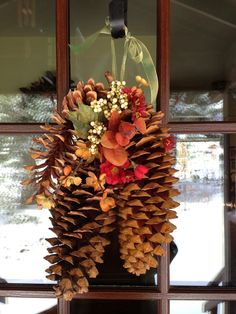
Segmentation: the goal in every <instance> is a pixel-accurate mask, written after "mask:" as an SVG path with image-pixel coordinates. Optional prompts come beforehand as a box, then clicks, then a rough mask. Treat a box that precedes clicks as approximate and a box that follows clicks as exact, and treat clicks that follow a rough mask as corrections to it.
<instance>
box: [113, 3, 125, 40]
mask: <svg viewBox="0 0 236 314" xmlns="http://www.w3.org/2000/svg"><path fill="white" fill-rule="evenodd" d="M127 7H128V0H111V2H110V3H109V17H110V26H111V36H112V37H113V38H123V37H124V36H125V26H127Z"/></svg>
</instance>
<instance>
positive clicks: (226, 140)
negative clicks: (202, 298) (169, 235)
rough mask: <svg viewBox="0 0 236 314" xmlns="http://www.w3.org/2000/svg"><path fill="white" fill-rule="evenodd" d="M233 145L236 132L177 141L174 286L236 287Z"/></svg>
mask: <svg viewBox="0 0 236 314" xmlns="http://www.w3.org/2000/svg"><path fill="white" fill-rule="evenodd" d="M235 143H236V136H235V134H232V135H220V134H205V135H203V134H202V135H201V134H200V135H197V134H195V135H191V134H190V135H179V136H178V137H177V145H176V157H177V164H176V168H177V169H178V170H179V172H178V176H179V178H180V181H179V189H180V191H181V195H180V196H179V197H178V198H179V199H178V200H179V202H180V203H181V205H180V206H179V207H178V208H177V213H178V219H176V221H175V224H176V225H177V230H176V231H175V232H174V238H175V243H176V245H177V247H178V253H177V255H176V256H175V258H174V259H173V261H172V263H171V267H170V279H171V284H172V285H219V286H221V285H230V286H235V284H236V267H235V263H234V261H235V253H234V252H235V249H234V248H235V238H236V237H235V234H236V227H235V226H236V225H235V221H236V219H235V217H236V209H235V171H236V170H235V169H236V168H235V165H236V163H235V157H236V147H235Z"/></svg>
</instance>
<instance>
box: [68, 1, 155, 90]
mask: <svg viewBox="0 0 236 314" xmlns="http://www.w3.org/2000/svg"><path fill="white" fill-rule="evenodd" d="M94 6H96V9H92V8H94ZM108 6H109V2H108V1H106V0H99V1H98V2H97V3H96V5H95V2H94V1H93V0H70V17H71V19H70V38H71V43H72V44H81V43H82V42H83V41H84V39H85V38H87V37H88V36H89V35H91V34H93V33H95V32H96V31H97V30H100V29H101V28H102V27H103V25H104V23H105V18H106V17H107V16H108V12H109V11H108ZM156 12H157V10H156V1H155V0H149V1H145V2H144V1H141V0H135V1H130V2H129V3H128V27H129V31H130V32H131V34H132V35H134V36H135V37H137V38H138V39H140V40H141V41H142V42H143V43H144V44H145V45H146V46H147V48H148V49H149V51H150V54H151V56H152V58H153V60H154V62H155V60H156ZM88 16H89V23H88V19H87V18H86V17H88ZM144 25H145V27H143V26H144ZM123 44H124V41H123V39H117V40H115V46H116V56H117V65H118V70H119V71H118V74H119V72H120V65H121V60H122V57H123V51H124V49H123ZM110 46H111V43H110V38H109V36H99V39H98V40H97V41H96V42H95V43H94V44H93V46H92V47H89V48H87V49H84V51H81V53H80V54H79V55H78V54H76V53H73V52H72V53H71V77H72V79H73V80H74V81H75V82H76V81H78V80H83V81H87V80H88V79H89V78H90V77H93V78H94V79H95V80H96V81H102V82H105V78H104V72H105V71H107V70H109V71H111V47H110ZM137 74H139V75H141V76H144V75H145V74H144V73H143V70H142V67H141V66H140V65H135V64H134V62H133V61H129V60H127V66H126V73H125V81H126V82H127V84H128V85H129V84H131V83H132V84H134V78H135V76H136V75H137Z"/></svg>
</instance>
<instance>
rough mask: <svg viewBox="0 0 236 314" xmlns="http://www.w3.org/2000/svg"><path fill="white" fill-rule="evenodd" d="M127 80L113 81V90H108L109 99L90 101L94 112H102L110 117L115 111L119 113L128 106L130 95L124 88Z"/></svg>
mask: <svg viewBox="0 0 236 314" xmlns="http://www.w3.org/2000/svg"><path fill="white" fill-rule="evenodd" d="M125 85H126V82H125V81H123V82H120V81H112V82H111V90H110V91H108V92H107V99H103V98H100V99H98V100H94V101H92V102H91V103H90V105H91V107H92V109H93V110H94V112H102V111H103V113H104V116H105V117H106V118H107V119H109V118H110V116H111V113H112V112H113V111H117V112H119V113H121V112H122V110H125V109H127V108H128V96H127V94H125V93H123V91H122V89H123V88H124V86H125Z"/></svg>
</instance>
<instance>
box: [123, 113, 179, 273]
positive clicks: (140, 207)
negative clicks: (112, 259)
mask: <svg viewBox="0 0 236 314" xmlns="http://www.w3.org/2000/svg"><path fill="white" fill-rule="evenodd" d="M161 118H162V114H161V113H153V112H152V113H150V117H149V118H148V119H147V120H146V126H147V132H146V134H145V135H141V134H138V135H136V136H135V137H134V138H133V140H132V142H131V143H130V144H129V148H128V152H129V156H130V159H131V161H133V162H135V163H137V164H141V165H144V166H146V167H147V168H149V172H148V173H147V175H146V177H145V178H144V179H142V180H140V181H136V182H134V183H129V184H127V185H126V186H124V187H123V188H121V189H120V191H119V197H120V201H118V206H119V214H118V215H119V217H120V226H119V228H120V229H119V242H120V254H121V258H122V259H123V260H124V267H125V268H126V269H127V270H128V271H129V272H130V273H133V274H135V275H137V276H139V275H142V274H145V273H146V271H147V270H149V269H150V268H151V267H157V265H158V261H157V258H156V257H157V256H162V255H163V254H164V253H165V251H164V249H163V247H162V244H163V243H170V242H171V241H172V239H173V238H172V236H171V235H170V233H171V232H172V231H173V230H174V229H175V226H174V225H173V224H172V223H171V222H170V221H169V220H170V219H172V218H176V212H175V211H173V210H172V209H173V208H175V207H177V206H178V205H179V204H178V203H177V202H175V201H173V200H172V197H173V196H175V195H178V194H179V192H178V191H177V190H176V189H174V188H173V187H172V184H173V183H175V182H176V181H177V178H175V177H174V176H173V174H174V173H175V172H176V170H175V169H173V168H172V166H173V164H174V163H175V158H174V157H173V156H171V155H170V154H169V153H166V152H165V149H164V147H163V142H162V140H163V139H165V138H167V137H168V136H169V134H168V129H166V128H162V127H160V126H159V124H160V123H161Z"/></svg>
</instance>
